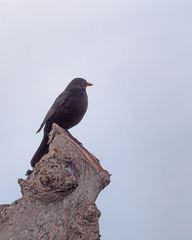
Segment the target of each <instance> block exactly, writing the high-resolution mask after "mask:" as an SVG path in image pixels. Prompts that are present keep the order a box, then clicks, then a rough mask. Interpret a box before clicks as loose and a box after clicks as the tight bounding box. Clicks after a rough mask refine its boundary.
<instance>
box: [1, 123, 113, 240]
mask: <svg viewBox="0 0 192 240" xmlns="http://www.w3.org/2000/svg"><path fill="white" fill-rule="evenodd" d="M18 182H19V184H20V186H21V193H22V197H21V199H18V200H17V201H15V202H14V203H12V204H10V205H9V204H5V205H0V239H2V240H99V239H100V234H99V221H98V219H99V216H100V211H99V210H98V209H97V207H96V205H95V201H96V198H97V196H98V194H99V193H100V191H101V190H102V189H103V188H104V187H106V186H107V185H108V184H109V182H110V175H109V173H108V172H107V171H106V170H104V169H103V168H102V167H101V165H100V163H99V161H98V160H97V159H96V158H95V157H94V156H93V155H92V154H91V153H89V152H88V151H87V150H86V149H85V148H84V147H82V146H81V145H79V144H78V143H77V142H76V141H75V140H74V139H73V138H72V137H71V136H70V135H69V134H68V132H67V131H65V130H64V129H62V128H60V127H59V126H58V125H56V124H53V126H52V131H51V133H50V136H49V152H48V153H47V154H46V155H44V156H43V157H42V158H41V160H40V161H39V162H38V163H37V164H36V165H35V167H34V169H33V171H32V172H31V173H30V174H29V175H28V176H27V179H26V180H23V179H19V180H18Z"/></svg>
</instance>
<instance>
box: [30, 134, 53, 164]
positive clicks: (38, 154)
mask: <svg viewBox="0 0 192 240" xmlns="http://www.w3.org/2000/svg"><path fill="white" fill-rule="evenodd" d="M48 139H49V138H48V134H47V133H46V132H45V131H44V135H43V139H42V141H41V144H40V145H39V147H38V149H37V151H36V152H35V154H34V155H33V157H32V159H31V166H32V167H34V166H35V164H36V163H37V162H39V160H40V159H41V158H42V157H43V155H44V154H46V153H48V150H49V146H48V144H47V143H48Z"/></svg>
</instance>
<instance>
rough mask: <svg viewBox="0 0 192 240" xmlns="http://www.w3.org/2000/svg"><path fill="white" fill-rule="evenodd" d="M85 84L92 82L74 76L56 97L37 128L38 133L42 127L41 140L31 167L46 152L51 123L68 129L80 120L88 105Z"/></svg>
mask: <svg viewBox="0 0 192 240" xmlns="http://www.w3.org/2000/svg"><path fill="white" fill-rule="evenodd" d="M87 86H92V84H91V83H88V82H87V81H86V80H85V79H83V78H75V79H73V80H72V81H71V82H70V83H69V85H68V86H67V87H66V88H65V90H64V91H63V92H62V93H61V94H60V95H59V96H58V97H57V98H56V100H55V102H54V103H53V105H52V107H51V108H50V109H49V111H48V112H47V114H46V116H45V118H44V120H43V122H42V123H41V126H40V128H39V129H38V130H37V133H38V132H40V131H41V129H42V128H43V127H44V135H43V139H42V142H41V144H40V146H39V148H38V149H37V151H36V152H35V154H34V156H33V158H32V159H31V166H32V167H34V166H35V164H36V163H37V162H38V161H39V160H40V159H41V157H42V156H43V155H44V154H46V153H47V152H48V144H47V142H48V134H49V132H50V130H51V127H52V124H53V123H56V124H58V125H59V126H60V127H62V128H64V129H66V130H68V129H70V128H72V127H74V126H75V125H77V124H78V123H79V122H80V121H81V119H82V118H83V116H84V114H85V112H86V111H87V107H88V98H87V93H86V87H87Z"/></svg>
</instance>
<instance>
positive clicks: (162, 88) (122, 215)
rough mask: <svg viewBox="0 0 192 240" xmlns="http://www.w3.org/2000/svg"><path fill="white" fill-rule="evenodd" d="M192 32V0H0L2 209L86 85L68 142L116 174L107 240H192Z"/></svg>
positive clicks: (104, 203)
mask: <svg viewBox="0 0 192 240" xmlns="http://www.w3.org/2000/svg"><path fill="white" fill-rule="evenodd" d="M191 24H192V2H191V0H180V1H179V0H125V1H123V0H118V1H117V0H116V1H114V0H94V1H91V0H78V1H77V0H76V1H75V0H70V1H65V0H62V1H61V0H55V1H53V0H52V1H51V0H38V1H37V0H25V1H24V0H22V1H21V0H20V1H19V0H17V1H16V0H0V83H1V87H0V102H1V117H0V133H1V138H0V155H1V157H0V162H1V169H0V179H1V181H0V203H1V204H2V203H11V202H13V201H14V200H16V199H17V198H19V197H21V194H20V189H19V186H18V184H17V179H18V178H20V177H23V178H24V177H25V172H26V170H27V169H28V168H29V167H30V164H29V163H30V159H31V157H32V155H33V154H34V152H35V150H36V149H37V147H38V145H39V143H40V141H41V138H42V133H40V134H37V135H36V134H35V132H36V130H37V129H38V128H39V126H40V123H41V121H42V120H43V118H44V115H45V114H46V112H47V110H48V109H49V107H50V105H51V104H52V103H53V101H54V99H55V98H56V97H57V95H58V94H59V93H60V92H62V91H63V89H64V88H65V86H66V85H67V84H68V82H69V81H70V80H72V79H73V78H74V77H77V76H79V77H83V78H86V79H87V80H89V81H90V82H92V83H93V84H94V87H92V88H89V89H88V95H89V109H88V111H87V114H86V116H85V118H84V119H83V121H82V122H81V123H80V124H79V125H78V126H76V127H74V128H73V129H71V132H72V134H74V136H75V137H77V138H78V139H79V141H81V142H82V143H83V144H84V146H85V147H87V148H88V149H89V150H90V151H91V152H92V153H93V154H95V155H96V156H97V157H98V158H99V159H100V160H101V163H102V165H103V166H104V167H105V168H106V169H107V170H108V171H109V172H110V173H111V174H112V179H111V180H112V182H111V184H110V185H109V186H108V187H107V188H106V189H105V190H104V191H103V192H102V193H101V194H100V196H99V198H98V201H97V205H98V207H99V209H100V210H101V211H102V216H101V218H100V225H101V234H102V239H103V240H117V239H119V240H141V239H142V240H162V239H163V240H191V239H192V227H191V223H192V187H191V183H192V147H191V143H192V109H191V102H192V46H191V44H192V26H191Z"/></svg>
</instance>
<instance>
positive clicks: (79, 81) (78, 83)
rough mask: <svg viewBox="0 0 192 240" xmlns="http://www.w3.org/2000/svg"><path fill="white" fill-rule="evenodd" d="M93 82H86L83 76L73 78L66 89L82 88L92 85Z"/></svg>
mask: <svg viewBox="0 0 192 240" xmlns="http://www.w3.org/2000/svg"><path fill="white" fill-rule="evenodd" d="M92 85H93V84H92V83H90V82H87V81H86V80H85V79H83V78H74V79H73V80H72V81H71V82H70V83H69V85H68V86H67V88H68V89H72V88H76V87H77V88H79V87H81V88H83V89H86V87H88V86H92Z"/></svg>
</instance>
